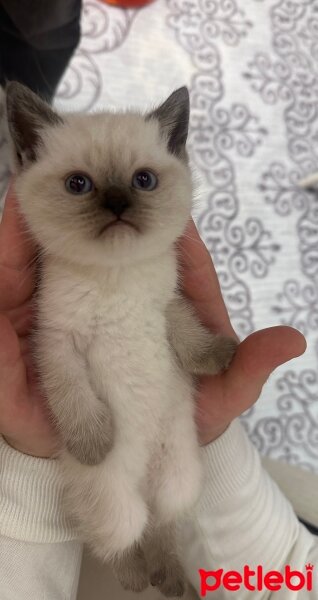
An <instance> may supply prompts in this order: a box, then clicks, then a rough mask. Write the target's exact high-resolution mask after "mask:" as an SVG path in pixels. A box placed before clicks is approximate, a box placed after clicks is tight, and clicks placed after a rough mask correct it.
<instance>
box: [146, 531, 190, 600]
mask: <svg viewBox="0 0 318 600" xmlns="http://www.w3.org/2000/svg"><path fill="white" fill-rule="evenodd" d="M141 545H142V548H143V551H144V554H145V557H146V561H147V565H148V571H149V578H150V583H151V585H152V586H155V587H157V588H158V589H159V590H160V592H161V593H162V594H163V595H164V596H166V597H167V598H174V597H181V596H183V595H184V593H185V590H186V577H185V574H184V570H183V567H182V565H181V563H180V561H179V558H178V555H177V540H176V527H175V525H174V524H173V523H168V524H165V525H153V526H152V527H151V529H149V530H148V532H147V533H146V534H145V537H144V540H143V541H142V543H141Z"/></svg>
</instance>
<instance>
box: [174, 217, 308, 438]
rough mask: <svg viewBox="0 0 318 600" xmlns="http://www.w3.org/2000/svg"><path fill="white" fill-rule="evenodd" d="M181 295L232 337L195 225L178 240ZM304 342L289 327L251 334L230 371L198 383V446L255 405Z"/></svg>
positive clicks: (209, 322) (209, 323) (207, 322)
mask: <svg viewBox="0 0 318 600" xmlns="http://www.w3.org/2000/svg"><path fill="white" fill-rule="evenodd" d="M179 249H180V251H181V259H182V268H183V282H184V293H185V294H186V295H187V297H188V298H189V299H190V300H191V302H192V303H193V304H194V306H195V308H196V310H197V312H198V314H199V316H200V318H201V320H202V322H203V323H204V324H205V325H206V326H207V327H209V328H210V329H211V330H212V331H214V332H216V333H222V334H223V335H228V336H232V337H236V334H235V332H234V330H233V328H232V326H231V323H230V320H229V317H228V313H227V310H226V308H225V305H224V302H223V298H222V295H221V292H220V286H219V282H218V279H217V275H216V272H215V270H214V267H213V264H212V262H211V258H210V255H209V253H208V251H207V250H206V248H205V246H204V244H203V243H202V242H201V240H200V237H199V235H198V233H197V230H196V228H195V226H194V224H193V223H190V226H189V228H188V230H187V232H186V235H185V236H184V237H183V238H182V240H181V242H180V244H179ZM305 348H306V342H305V339H304V337H303V336H302V335H301V333H299V332H298V331H296V330H295V329H292V328H291V327H270V328H268V329H264V330H262V331H258V332H256V333H253V334H252V335H250V336H249V337H248V338H246V339H245V340H244V341H243V342H242V343H241V344H240V345H239V346H238V350H237V353H236V355H235V357H234V359H233V361H232V364H231V365H230V367H229V369H228V370H227V371H226V372H224V373H221V374H220V375H217V376H213V377H208V376H207V377H202V379H201V386H200V391H199V395H198V402H197V423H198V428H199V434H200V440H201V443H202V444H206V443H208V442H210V441H212V440H214V439H216V438H217V437H218V436H219V435H221V434H222V433H223V432H224V430H225V429H226V427H227V426H228V425H229V423H230V422H231V421H232V420H233V419H234V418H235V417H237V416H239V415H240V414H241V413H242V412H244V411H245V410H246V409H248V408H250V407H251V406H252V405H253V404H254V403H255V402H256V400H257V399H258V397H259V395H260V392H261V390H262V387H263V385H264V383H265V381H266V380H267V378H268V377H269V375H270V374H271V372H272V371H273V370H274V369H275V368H276V367H277V366H278V365H281V364H282V363H284V362H286V361H288V360H290V359H291V358H294V357H296V356H299V355H300V354H302V353H303V352H304V351H305Z"/></svg>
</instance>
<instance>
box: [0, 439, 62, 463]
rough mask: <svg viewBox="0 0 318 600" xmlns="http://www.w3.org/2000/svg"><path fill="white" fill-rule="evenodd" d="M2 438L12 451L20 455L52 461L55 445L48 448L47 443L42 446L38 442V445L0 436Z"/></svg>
mask: <svg viewBox="0 0 318 600" xmlns="http://www.w3.org/2000/svg"><path fill="white" fill-rule="evenodd" d="M2 437H3V439H4V441H5V442H6V444H8V446H10V447H11V448H12V449H13V450H17V451H18V452H21V454H27V455H28V456H31V457H33V458H43V459H53V458H54V455H55V454H56V445H54V444H53V443H52V444H51V445H50V446H49V445H48V443H47V441H44V443H43V444H41V442H39V443H38V444H36V445H35V444H34V443H32V441H31V442H30V443H28V442H20V441H19V440H16V439H15V438H13V437H10V436H6V435H3V434H2Z"/></svg>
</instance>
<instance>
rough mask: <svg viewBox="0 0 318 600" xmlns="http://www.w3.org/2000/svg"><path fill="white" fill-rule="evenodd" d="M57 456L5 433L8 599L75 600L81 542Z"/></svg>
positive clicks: (0, 533)
mask: <svg viewBox="0 0 318 600" xmlns="http://www.w3.org/2000/svg"><path fill="white" fill-rule="evenodd" d="M61 500H62V487H61V483H60V480H59V471H58V464H57V462H56V461H53V460H47V459H38V458H33V457H30V456H26V455H23V454H21V453H20V452H17V451H15V450H13V449H12V448H10V447H9V446H7V444H6V443H5V442H4V441H3V440H2V438H1V437H0V556H1V561H0V581H1V597H3V598H5V599H6V600H21V598H23V600H29V599H30V600H34V599H35V598H45V599H46V600H75V598H76V591H77V585H78V577H79V570H80V563H81V553H82V547H81V544H80V543H79V541H77V539H76V534H75V531H74V530H73V528H72V526H71V524H70V522H69V521H68V519H67V518H66V516H65V514H64V511H63V508H62V503H61Z"/></svg>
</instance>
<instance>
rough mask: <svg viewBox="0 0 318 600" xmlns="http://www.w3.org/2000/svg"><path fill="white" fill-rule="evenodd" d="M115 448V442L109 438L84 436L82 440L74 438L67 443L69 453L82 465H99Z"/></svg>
mask: <svg viewBox="0 0 318 600" xmlns="http://www.w3.org/2000/svg"><path fill="white" fill-rule="evenodd" d="M112 447H113V440H112V439H109V436H104V437H99V438H95V437H92V436H90V435H87V434H85V433H84V434H83V435H82V436H81V438H74V439H72V440H69V441H68V442H66V448H67V450H68V451H69V453H70V454H71V455H72V456H74V458H76V460H78V461H79V462H80V463H81V464H82V465H90V466H94V465H99V464H100V463H101V462H102V461H103V460H104V459H105V458H106V456H107V454H108V452H109V451H110V450H111V449H112Z"/></svg>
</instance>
